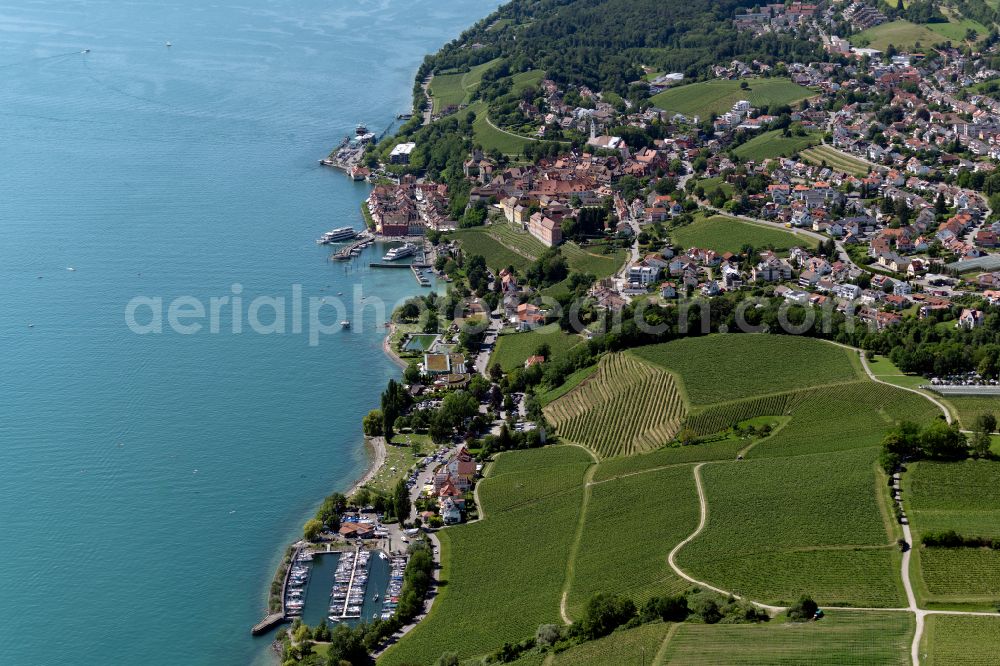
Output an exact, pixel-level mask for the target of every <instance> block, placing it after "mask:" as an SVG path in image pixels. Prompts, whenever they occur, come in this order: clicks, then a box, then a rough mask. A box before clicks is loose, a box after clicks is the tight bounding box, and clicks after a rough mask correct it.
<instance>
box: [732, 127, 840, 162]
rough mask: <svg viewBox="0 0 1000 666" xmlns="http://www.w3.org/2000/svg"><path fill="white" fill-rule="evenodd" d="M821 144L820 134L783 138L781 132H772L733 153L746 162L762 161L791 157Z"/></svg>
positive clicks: (752, 140)
mask: <svg viewBox="0 0 1000 666" xmlns="http://www.w3.org/2000/svg"><path fill="white" fill-rule="evenodd" d="M819 142H820V134H819V132H809V133H806V135H805V136H787V137H786V136H782V131H781V130H771V131H770V132H764V133H763V134H761V135H759V136H755V137H754V138H752V139H750V140H749V141H747V142H746V143H744V144H743V145H742V146H740V147H738V148H737V149H736V150H734V151H733V152H734V153H736V156H737V157H739V158H740V159H744V160H756V161H758V162H759V161H762V160H766V159H770V158H773V157H791V156H792V155H795V154H796V153H798V152H799V151H800V150H804V149H806V148H808V147H809V146H815V145H816V144H817V143H819Z"/></svg>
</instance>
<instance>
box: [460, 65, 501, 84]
mask: <svg viewBox="0 0 1000 666" xmlns="http://www.w3.org/2000/svg"><path fill="white" fill-rule="evenodd" d="M500 61H501V58H494V59H493V60H490V61H487V62H484V63H482V64H481V65H476V66H475V67H473V68H472V69H470V70H469V71H468V72H466V73H465V74H463V75H462V87H463V88H465V89H466V90H472V89H473V88H476V87H478V86H479V84H480V83H482V81H483V74H484V73H485V72H486V70H488V69H489V68H490V67H493V66H494V65H497V64H499V63H500Z"/></svg>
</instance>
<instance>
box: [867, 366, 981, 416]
mask: <svg viewBox="0 0 1000 666" xmlns="http://www.w3.org/2000/svg"><path fill="white" fill-rule="evenodd" d="M868 368H869V369H870V370H871V371H872V374H873V375H875V376H876V377H878V378H879V379H881V380H882V381H885V382H889V383H890V384H894V385H896V386H902V387H904V388H917V387H918V386H920V385H921V384H926V383H927V379H926V378H925V377H921V376H920V375H908V374H905V373H904V372H903V371H902V370H900V369H899V368H897V367H896V366H895V364H893V362H892V361H891V360H890V359H889V357H888V356H875V355H871V356H869V358H868ZM998 406H1000V404H998Z"/></svg>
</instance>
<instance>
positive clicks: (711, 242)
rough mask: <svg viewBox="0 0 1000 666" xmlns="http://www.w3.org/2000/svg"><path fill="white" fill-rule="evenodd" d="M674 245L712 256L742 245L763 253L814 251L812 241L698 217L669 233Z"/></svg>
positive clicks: (725, 219) (737, 222) (732, 221)
mask: <svg viewBox="0 0 1000 666" xmlns="http://www.w3.org/2000/svg"><path fill="white" fill-rule="evenodd" d="M670 237H671V238H672V239H673V241H674V243H677V244H678V245H681V246H682V247H684V248H691V247H699V248H705V249H708V250H715V251H716V252H720V253H721V252H732V253H734V254H736V253H738V252H739V251H740V249H741V248H742V247H743V246H744V245H746V244H749V245H752V246H753V247H755V248H759V249H764V248H767V247H773V248H774V249H775V250H788V249H790V248H793V247H807V248H815V247H816V245H817V242H816V241H815V240H813V239H812V238H807V237H799V236H796V235H794V234H791V233H788V232H787V231H782V230H781V229H776V228H775V229H769V228H767V227H763V226H760V225H758V224H751V223H749V222H741V221H740V220H737V219H735V218H731V217H726V216H724V215H712V216H711V217H703V216H702V217H699V218H697V219H696V220H695V221H694V222H692V223H691V224H688V225H685V226H683V227H676V228H674V229H671V230H670Z"/></svg>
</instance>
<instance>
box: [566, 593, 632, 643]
mask: <svg viewBox="0 0 1000 666" xmlns="http://www.w3.org/2000/svg"><path fill="white" fill-rule="evenodd" d="M635 614H636V611H635V604H634V603H632V600H631V599H628V598H626V597H622V596H619V595H616V594H608V593H601V594H595V595H594V596H593V597H591V598H590V600H589V601H588V602H587V606H586V608H584V611H583V617H582V618H580V621H579V626H578V629H579V631H580V633H581V634H582V635H583V636H586V637H587V638H590V639H595V638H600V637H601V636H607V635H608V634H610V633H611V632H612V631H614V630H615V629H617V628H618V627H620V626H621V625H623V624H625V623H626V622H628V621H629V620H631V619H632V618H633V617H635Z"/></svg>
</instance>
